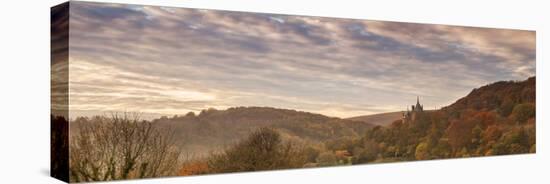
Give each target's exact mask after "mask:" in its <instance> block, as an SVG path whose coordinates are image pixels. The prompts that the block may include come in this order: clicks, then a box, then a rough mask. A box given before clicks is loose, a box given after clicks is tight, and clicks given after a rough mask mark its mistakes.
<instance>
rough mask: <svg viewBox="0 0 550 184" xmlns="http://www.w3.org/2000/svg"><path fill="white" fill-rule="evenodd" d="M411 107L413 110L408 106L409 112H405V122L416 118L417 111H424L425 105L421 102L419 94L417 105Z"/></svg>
mask: <svg viewBox="0 0 550 184" xmlns="http://www.w3.org/2000/svg"><path fill="white" fill-rule="evenodd" d="M411 109H412V110H410V111H409V107H407V112H403V118H402V120H403V123H405V122H408V121H411V120H415V119H416V114H417V113H422V112H424V106H422V105H421V104H420V98H419V97H418V96H417V97H416V105H411Z"/></svg>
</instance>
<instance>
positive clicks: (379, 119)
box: [346, 112, 403, 126]
mask: <svg viewBox="0 0 550 184" xmlns="http://www.w3.org/2000/svg"><path fill="white" fill-rule="evenodd" d="M402 116H403V112H387V113H381V114H373V115H366V116H357V117H351V118H346V119H349V120H353V121H361V122H365V123H369V124H372V125H380V126H387V125H390V124H391V123H392V122H393V121H395V120H398V119H401V118H402Z"/></svg>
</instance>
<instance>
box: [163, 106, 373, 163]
mask: <svg viewBox="0 0 550 184" xmlns="http://www.w3.org/2000/svg"><path fill="white" fill-rule="evenodd" d="M153 123H155V124H156V125H158V126H161V127H169V129H170V130H173V131H174V132H175V133H176V137H177V140H179V141H178V142H179V144H180V145H181V146H182V147H184V148H185V149H186V150H187V151H189V152H193V153H199V152H200V153H209V152H210V151H213V150H218V149H221V148H224V147H226V146H228V145H232V144H233V143H235V142H236V141H238V140H240V139H243V138H245V137H246V136H248V135H249V134H250V133H251V132H252V131H254V130H256V129H258V128H261V127H271V128H275V129H276V130H278V131H279V132H280V133H281V134H282V137H283V138H284V139H286V140H288V139H292V140H293V141H298V142H303V143H308V144H318V143H321V142H323V141H327V140H331V139H337V138H341V137H359V136H361V135H362V134H363V133H364V132H365V131H366V130H367V129H369V128H371V127H373V126H372V125H371V124H369V123H364V122H358V121H352V120H345V119H339V118H333V117H327V116H324V115H321V114H314V113H308V112H300V111H295V110H287V109H276V108H269V107H235V108H229V109H227V110H216V109H208V110H203V111H202V112H200V113H199V114H198V115H195V114H194V113H188V114H187V115H185V116H174V117H171V118H167V117H163V118H160V119H156V120H153Z"/></svg>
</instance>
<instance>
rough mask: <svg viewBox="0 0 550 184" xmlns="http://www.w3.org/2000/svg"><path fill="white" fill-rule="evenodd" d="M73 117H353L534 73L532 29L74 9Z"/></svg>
mask: <svg viewBox="0 0 550 184" xmlns="http://www.w3.org/2000/svg"><path fill="white" fill-rule="evenodd" d="M70 8H71V11H70V32H69V35H70V40H69V52H70V53H69V63H70V64H69V72H70V73H69V75H70V79H69V97H70V102H69V103H70V109H71V111H72V112H71V113H74V114H72V116H79V115H90V114H97V113H102V112H113V111H114V112H140V113H144V114H150V115H152V116H157V115H159V116H160V115H178V114H180V115H181V114H186V113H187V112H189V111H193V112H200V111H201V110H203V109H208V108H216V109H226V108H229V107H236V106H268V107H276V108H284V109H296V110H300V111H307V112H313V113H320V114H324V115H327V116H333V117H341V118H347V117H353V116H360V115H369V114H377V113H383V112H393V111H403V110H406V108H407V107H408V106H410V105H412V104H414V103H416V97H417V96H419V97H420V102H421V103H422V104H424V107H425V109H436V108H441V107H443V106H447V105H450V104H452V103H453V102H455V101H456V100H457V99H459V98H461V97H463V96H466V95H467V94H468V93H469V92H470V91H471V90H472V89H474V88H477V87H480V86H483V85H486V84H489V83H492V82H496V81H502V80H525V79H527V78H528V77H530V76H534V75H535V59H536V58H535V55H536V54H535V50H536V49H535V45H536V44H535V32H534V31H523V30H509V29H491V28H474V27H458V26H445V25H434V24H414V23H399V22H385V21H372V20H357V19H340V18H325V17H314V16H292V15H278V14H262V13H247V12H231V11H219V10H201V9H187V8H168V7H156V6H140V5H121V4H99V3H90V2H75V1H72V2H71V6H70Z"/></svg>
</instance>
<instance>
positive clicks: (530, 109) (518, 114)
mask: <svg viewBox="0 0 550 184" xmlns="http://www.w3.org/2000/svg"><path fill="white" fill-rule="evenodd" d="M512 115H513V117H514V120H516V121H517V122H519V123H525V122H526V121H527V120H528V119H529V118H533V117H535V104H532V103H523V104H518V105H516V106H515V107H514V110H513V111H512Z"/></svg>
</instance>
